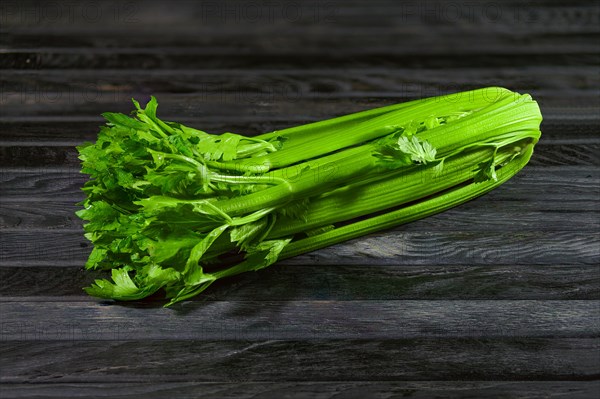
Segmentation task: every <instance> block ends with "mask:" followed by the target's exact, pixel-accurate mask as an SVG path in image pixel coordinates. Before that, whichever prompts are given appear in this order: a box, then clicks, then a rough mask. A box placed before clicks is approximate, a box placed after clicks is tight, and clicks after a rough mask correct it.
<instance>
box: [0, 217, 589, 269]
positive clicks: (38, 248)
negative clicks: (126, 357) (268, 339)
mask: <svg viewBox="0 0 600 399" xmlns="http://www.w3.org/2000/svg"><path fill="white" fill-rule="evenodd" d="M0 238H1V239H2V245H1V246H0V265H9V266H27V265H32V266H53V265H54V266H82V265H83V264H84V263H85V261H86V259H87V257H88V255H89V253H90V251H91V244H90V243H89V242H88V241H87V240H86V239H85V238H84V237H83V234H81V232H78V231H65V232H57V233H55V234H43V235H42V234H40V233H39V232H38V231H22V232H21V231H16V232H15V231H8V232H1V233H0ZM599 242H600V232H597V231H596V232H592V231H560V230H554V231H552V230H544V231H537V230H536V231H527V230H524V231H519V232H514V231H512V232H510V231H509V232H506V231H495V230H490V231H441V232H440V231H430V232H427V231H422V232H410V231H403V230H402V227H398V228H396V229H393V230H389V231H385V232H381V233H377V234H372V235H369V236H365V237H362V238H358V239H355V240H350V241H347V242H344V243H341V244H337V245H335V246H331V247H328V248H324V249H321V250H317V251H314V252H311V253H308V254H303V255H299V256H296V257H294V258H292V259H288V260H285V261H282V264H293V265H298V264H315V265H337V264H341V265H360V264H364V263H365V262H368V263H369V264H373V265H410V264H417V265H445V266H449V265H463V264H465V263H467V264H470V265H477V266H482V265H494V264H516V265H554V264H556V262H557V261H559V262H561V263H564V264H568V265H593V264H598V263H600V246H599V245H598V243H599Z"/></svg>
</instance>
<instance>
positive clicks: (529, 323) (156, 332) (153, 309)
mask: <svg viewBox="0 0 600 399" xmlns="http://www.w3.org/2000/svg"><path fill="white" fill-rule="evenodd" d="M599 306H600V301H597V300H583V301H580V300H568V301H561V300H556V301H545V300H539V301H538V300H402V301H387V300H385V301H379V300H376V301H375V300H374V301H370V300H367V301H362V300H360V301H359V300H353V301H327V300H309V301H209V302H206V301H188V302H184V303H180V304H177V305H176V306H175V307H174V308H173V309H165V308H162V307H160V304H157V303H151V302H144V303H142V302H136V303H131V304H129V305H127V303H124V304H120V305H114V306H107V304H103V303H98V302H81V301H72V302H70V301H57V302H53V301H46V302H26V301H3V302H0V310H1V314H2V323H1V325H0V328H1V329H2V330H1V331H0V338H1V340H2V341H6V342H8V341H65V340H68V341H96V340H100V341H113V340H128V341H134V342H135V341H139V340H169V341H172V340H177V339H179V340H183V339H185V340H201V341H204V340H236V341H240V340H255V341H263V340H284V339H285V340H311V339H328V340H334V339H336V340H338V339H363V340H371V339H373V340H374V339H416V338H436V339H439V338H471V339H473V338H478V339H479V338H515V337H527V338H533V337H537V338H555V337H563V338H564V337H578V338H582V337H594V338H597V337H598V335H599V334H600V313H598V309H599ZM25 314H26V315H27V319H26V320H24V319H23V315H25ZM182 315H185V316H186V317H182ZM595 345H596V347H597V348H600V342H599V341H596V342H595ZM3 357H4V356H3ZM596 360H597V361H598V362H599V363H600V357H597V358H596Z"/></svg>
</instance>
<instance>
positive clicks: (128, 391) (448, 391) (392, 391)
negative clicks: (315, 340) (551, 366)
mask: <svg viewBox="0 0 600 399" xmlns="http://www.w3.org/2000/svg"><path fill="white" fill-rule="evenodd" d="M599 389H600V383H598V382H597V381H590V382H572V381H556V382H513V381H460V382H445V381H444V382H441V381H407V382H392V381H377V382H362V381H360V382H356V381H349V382H309V383H304V382H258V383H256V382H235V383H202V382H171V383H159V384H148V383H38V384H11V385H3V386H0V392H1V393H2V395H3V396H2V397H3V398H6V399H23V398H30V397H36V398H46V399H62V398H64V397H91V395H93V396H94V397H97V398H116V397H118V398H137V397H144V398H148V399H155V398H156V399H163V398H166V397H169V398H190V399H192V398H197V397H199V396H201V397H202V398H207V399H216V398H225V399H227V398H242V399H246V398H248V399H249V398H256V397H267V398H271V397H273V398H275V397H282V396H285V397H286V398H290V399H295V398H313V399H327V398H332V397H337V398H339V397H342V398H365V397H371V398H381V399H384V398H389V397H390V395H392V397H396V396H397V397H405V396H408V397H411V398H418V399H430V398H440V399H441V398H444V399H445V398H449V399H455V398H464V397H473V398H481V397H485V398H490V399H501V398H507V397H517V396H521V397H523V396H524V397H527V398H531V399H542V398H548V397H552V396H554V397H559V398H560V397H565V398H569V399H583V398H590V397H594V395H596V393H597V392H598V390H599Z"/></svg>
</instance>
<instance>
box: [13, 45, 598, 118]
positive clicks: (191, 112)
mask: <svg viewBox="0 0 600 399" xmlns="http://www.w3.org/2000/svg"><path fill="white" fill-rule="evenodd" d="M599 61H600V56H599ZM502 83H509V82H502ZM475 87H480V85H476V86H473V87H471V88H475ZM455 92H456V87H451V88H445V90H442V91H441V92H440V90H436V89H434V91H432V94H433V95H440V94H444V93H448V94H450V93H455ZM529 92H530V94H531V95H532V96H533V97H534V98H535V99H536V100H537V101H538V102H539V103H540V104H543V105H544V107H546V106H548V107H555V108H562V109H565V108H566V109H575V108H579V112H586V114H587V115H596V117H597V115H598V112H597V110H598V107H599V106H600V97H599V96H598V91H596V90H589V91H580V92H575V93H574V95H565V93H562V92H559V91H548V92H545V91H543V90H531V91H529ZM130 94H131V95H129V94H126V95H128V97H129V98H131V97H136V98H137V99H139V100H140V101H145V100H146V98H147V97H149V95H148V94H145V95H140V94H138V93H136V92H131V93H130ZM154 94H157V95H158V93H154ZM422 94H423V92H414V93H403V92H377V93H354V94H353V95H352V96H350V95H341V96H338V95H337V94H335V93H334V94H326V93H323V94H311V95H302V96H299V95H298V94H297V93H293V92H290V93H281V94H279V93H244V92H241V93H235V92H234V93H227V92H221V93H202V92H195V93H190V94H184V93H162V94H160V96H159V97H158V101H159V102H160V108H159V109H160V112H159V114H160V115H161V117H162V118H164V119H166V120H177V121H179V120H181V119H182V117H201V116H204V115H211V116H212V117H213V118H214V117H220V118H221V119H223V118H232V117H233V118H234V119H237V118H238V117H240V118H246V117H249V116H257V115H260V116H262V118H263V120H264V119H268V118H271V117H275V118H279V119H280V118H281V116H282V115H295V116H296V118H307V117H309V116H312V115H314V114H315V113H319V114H320V115H325V116H324V118H326V117H328V116H329V115H335V114H338V115H339V114H348V113H352V112H355V111H360V110H364V109H370V108H375V107H378V106H383V105H387V104H393V103H402V102H405V101H410V100H415V99H419V98H422V97H423V95H422ZM567 94H568V93H567ZM424 97H428V96H427V95H425V96H424ZM24 104H27V106H24ZM192 104H193V106H192ZM132 108H133V107H132V104H131V103H130V102H129V101H118V100H117V101H115V99H114V98H113V96H112V95H111V93H109V94H108V95H101V96H99V97H95V96H94V95H93V94H92V95H90V97H86V93H82V94H78V93H72V94H62V92H58V93H54V92H43V93H35V92H34V93H28V92H24V93H15V92H13V93H6V94H5V95H4V99H3V101H2V114H3V115H10V117H11V118H15V117H20V118H22V119H23V118H32V117H44V118H48V119H51V118H59V117H84V116H85V117H89V116H94V117H96V116H98V115H100V114H101V113H103V112H106V111H108V110H110V111H114V112H123V113H129V112H131V109H132ZM292 124H293V123H292Z"/></svg>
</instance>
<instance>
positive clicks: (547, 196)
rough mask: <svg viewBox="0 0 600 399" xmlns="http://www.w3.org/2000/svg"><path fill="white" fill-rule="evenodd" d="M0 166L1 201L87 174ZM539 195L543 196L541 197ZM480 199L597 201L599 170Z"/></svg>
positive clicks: (59, 193)
mask: <svg viewBox="0 0 600 399" xmlns="http://www.w3.org/2000/svg"><path fill="white" fill-rule="evenodd" d="M72 169H74V170H71V171H69V169H68V168H67V169H66V172H68V173H65V170H64V169H62V168H58V169H57V168H52V167H47V168H15V169H11V168H2V169H0V183H2V200H3V202H4V201H39V200H41V199H52V200H55V201H56V200H61V201H72V202H77V201H80V200H81V199H83V193H82V192H81V187H82V186H83V184H84V182H85V181H86V180H87V176H85V175H82V174H80V173H79V167H75V166H74V167H73V168H72ZM542 194H543V196H542ZM483 198H485V199H486V201H487V200H491V201H497V200H511V201H537V200H544V201H564V200H578V201H597V200H598V199H599V198H600V169H599V168H598V167H587V166H583V167H578V166H569V167H565V166H527V167H525V168H524V169H523V170H521V171H520V172H519V173H518V174H517V175H516V176H515V177H513V178H512V179H511V180H510V181H508V182H506V183H505V184H503V185H502V187H500V188H499V189H497V190H494V191H491V192H490V193H488V194H486V195H485V196H484V197H483Z"/></svg>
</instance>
